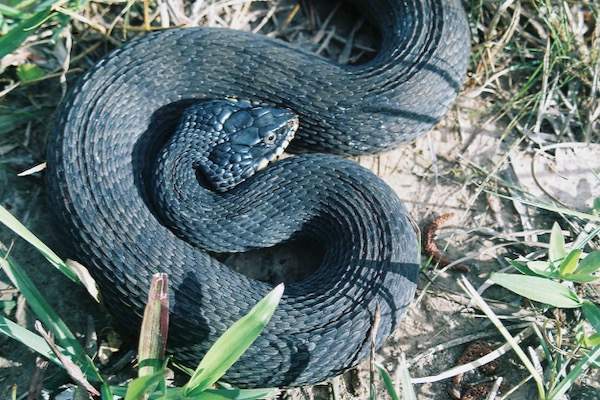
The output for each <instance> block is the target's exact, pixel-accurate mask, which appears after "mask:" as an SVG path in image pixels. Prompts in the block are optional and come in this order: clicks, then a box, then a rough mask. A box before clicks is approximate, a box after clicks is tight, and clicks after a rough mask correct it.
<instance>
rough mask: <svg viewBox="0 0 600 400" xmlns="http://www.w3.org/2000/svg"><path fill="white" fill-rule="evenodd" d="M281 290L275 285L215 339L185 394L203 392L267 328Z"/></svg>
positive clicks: (281, 285) (190, 394) (186, 386)
mask: <svg viewBox="0 0 600 400" xmlns="http://www.w3.org/2000/svg"><path fill="white" fill-rule="evenodd" d="M283 289H284V286H283V284H280V285H278V286H276V287H275V289H273V290H272V291H271V292H270V293H269V294H268V295H267V296H266V297H265V298H264V299H262V300H261V301H259V302H258V303H257V304H256V305H255V306H254V308H252V310H250V312H249V313H248V314H247V315H246V316H244V317H242V318H241V319H240V320H238V321H237V322H235V323H234V324H233V325H232V326H231V327H230V328H229V329H227V331H225V333H223V335H221V337H220V338H219V339H217V341H216V342H215V344H214V345H213V346H212V347H211V348H210V349H209V350H208V352H207V353H206V355H205V356H204V358H203V359H202V361H201V362H200V365H198V368H196V371H194V375H193V376H192V377H191V379H190V381H189V382H188V383H187V384H186V385H185V386H184V395H186V396H194V395H197V394H199V393H201V392H203V391H204V390H206V389H208V388H210V387H211V385H213V384H214V383H215V382H216V381H217V380H218V379H219V378H221V377H222V376H223V375H224V374H225V372H226V371H227V370H228V369H229V367H231V366H232V365H233V363H234V362H235V361H236V360H237V359H238V358H239V357H240V356H241V355H242V354H243V353H244V352H245V351H246V349H247V348H248V347H250V345H251V344H252V343H253V342H254V341H255V340H256V338H257V337H258V336H259V335H260V333H261V332H262V330H263V329H264V327H265V326H266V325H267V323H268V322H269V320H270V319H271V316H272V315H273V313H274V312H275V309H276V308H277V306H278V305H279V301H280V300H281V296H282V295H283Z"/></svg>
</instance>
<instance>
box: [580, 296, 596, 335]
mask: <svg viewBox="0 0 600 400" xmlns="http://www.w3.org/2000/svg"><path fill="white" fill-rule="evenodd" d="M581 309H582V311H583V315H585V318H586V319H587V320H588V321H589V323H590V325H592V327H593V328H594V329H595V330H596V332H598V333H599V334H600V308H598V306H597V305H595V304H594V303H592V302H591V301H589V300H585V301H584V302H583V305H582V306H581Z"/></svg>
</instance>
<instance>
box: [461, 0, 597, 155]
mask: <svg viewBox="0 0 600 400" xmlns="http://www.w3.org/2000/svg"><path fill="white" fill-rule="evenodd" d="M598 12H599V9H598V5H597V4H595V3H594V2H586V1H582V2H564V1H551V0H528V1H513V0H505V1H501V2H479V3H477V4H476V5H473V7H472V9H471V13H472V19H473V20H474V21H476V22H477V25H476V26H477V27H478V29H477V31H476V34H475V37H474V39H475V42H476V44H475V46H474V52H473V61H472V63H473V76H472V78H473V83H475V82H477V88H476V90H475V92H476V93H486V94H489V95H491V96H492V97H493V98H495V101H494V103H495V104H493V105H492V106H491V107H492V109H493V110H495V114H496V118H501V117H508V118H509V119H510V121H511V123H510V125H509V126H508V127H507V130H506V131H507V132H508V131H510V130H512V129H513V128H517V129H518V130H519V131H520V132H521V133H522V134H524V135H525V136H526V137H527V138H528V139H529V140H531V141H533V142H534V143H537V144H541V143H544V142H547V141H550V142H557V141H560V142H565V141H566V142H581V141H583V142H588V143H589V142H597V141H598V139H599V138H600V137H599V135H600V133H599V132H600V131H599V126H600V98H599V96H598V89H599V86H598V85H599V75H600V50H599V49H600V24H598V23H597V20H598V17H599V15H598Z"/></svg>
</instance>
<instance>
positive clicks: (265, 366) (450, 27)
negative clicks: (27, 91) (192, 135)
mask: <svg viewBox="0 0 600 400" xmlns="http://www.w3.org/2000/svg"><path fill="white" fill-rule="evenodd" d="M355 3H356V7H358V8H359V10H360V11H361V13H363V14H364V15H365V16H366V17H367V18H368V19H369V20H371V21H372V23H373V24H374V25H375V26H376V27H378V29H379V31H380V42H381V43H380V45H379V49H378V50H377V53H376V55H375V56H374V57H373V58H372V59H371V60H370V61H367V62H365V63H362V64H358V65H345V64H339V63H336V62H334V61H332V60H328V59H326V58H323V57H321V56H318V55H315V54H314V53H312V52H309V51H306V50H303V49H300V48H298V47H295V46H294V45H291V44H288V43H285V42H283V41H280V40H276V39H271V38H268V37H265V36H263V35H260V34H254V33H248V32H240V31H235V30H230V29H225V28H206V27H192V28H173V29H167V30H162V31H158V32H153V33H148V34H145V35H143V36H140V37H138V38H135V39H132V40H130V41H127V42H126V43H124V44H122V45H120V46H119V47H117V48H116V49H114V50H112V51H111V52H110V53H109V54H108V55H106V56H105V57H103V58H102V59H100V61H98V62H97V63H96V64H95V65H94V66H93V67H92V68H90V69H89V70H88V71H86V72H85V73H84V74H83V76H82V77H80V79H79V80H78V81H77V83H75V84H74V85H73V87H72V88H71V90H70V92H69V94H68V95H67V96H66V97H65V98H64V99H63V101H62V102H61V105H60V106H59V108H58V111H57V114H56V118H55V121H54V123H53V125H52V129H51V132H50V136H49V139H48V144H47V154H46V159H47V171H46V177H45V179H46V182H47V191H48V198H49V206H50V207H51V209H52V210H53V211H54V213H55V214H56V215H57V217H58V221H59V222H58V224H57V225H59V227H60V228H59V229H60V230H61V232H62V233H63V234H64V235H65V238H66V240H65V243H67V244H68V245H67V247H68V251H67V252H68V254H69V256H70V257H71V258H75V259H77V260H78V261H80V262H81V263H83V264H84V265H86V266H87V267H88V269H89V271H90V273H91V274H92V276H93V277H94V279H95V280H96V283H97V285H98V286H99V287H100V289H101V292H102V297H103V300H104V303H105V305H106V307H107V309H108V310H109V311H110V313H111V314H112V316H113V318H114V319H115V321H116V322H117V323H118V324H120V326H121V327H123V329H125V330H129V331H131V332H137V330H138V329H139V326H140V323H141V318H142V315H143V310H144V305H145V303H146V300H147V296H148V285H149V282H150V279H151V277H152V275H153V274H155V273H166V274H167V275H168V277H169V299H170V309H169V312H170V322H169V334H168V335H169V337H168V351H169V354H171V355H172V356H173V357H174V359H175V360H177V361H178V362H180V363H182V364H184V365H188V366H190V367H192V368H193V367H195V366H196V365H197V364H198V362H199V361H200V360H201V359H202V356H203V355H204V354H205V353H206V351H207V350H208V349H209V348H210V346H211V345H212V344H213V343H214V342H215V341H216V340H217V339H218V338H219V336H220V335H222V334H223V332H225V330H227V329H228V327H230V326H231V325H232V324H233V323H234V322H235V321H237V320H238V319H240V318H241V317H242V316H243V315H245V314H246V313H247V312H249V310H250V309H251V308H252V307H253V306H254V305H255V304H256V303H257V302H258V301H259V300H260V299H262V298H263V297H264V296H265V295H266V294H267V293H269V292H270V291H271V290H272V289H273V287H274V285H275V283H272V282H264V281H260V280H257V279H254V278H250V277H247V276H245V275H244V274H242V273H239V272H237V271H234V270H233V269H232V268H229V267H227V266H226V265H224V264H223V263H222V262H220V261H219V259H220V258H219V256H220V255H222V254H228V253H236V252H245V251H248V250H252V249H258V248H264V247H270V246H274V245H277V244H278V243H283V242H290V241H291V242H295V241H303V240H304V241H310V242H311V243H315V244H316V245H317V246H319V248H321V249H322V251H323V256H322V261H321V263H320V265H319V266H318V267H317V268H316V270H315V271H314V272H313V273H311V274H310V275H309V276H307V277H304V278H302V279H300V280H298V281H295V282H289V283H286V284H285V290H284V294H283V296H282V298H281V301H280V303H279V305H278V307H277V309H276V310H275V313H274V314H273V316H272V318H271V320H270V321H269V323H268V324H267V326H266V327H265V329H264V330H263V332H262V333H261V334H260V336H259V337H258V338H257V339H256V341H255V342H254V343H253V344H252V345H251V346H250V347H249V348H248V350H247V351H246V352H245V353H244V354H243V355H242V356H241V357H240V359H239V360H238V361H237V362H236V363H234V364H233V366H232V367H231V368H230V369H229V370H228V371H227V373H226V374H225V375H224V377H223V380H225V381H227V382H230V383H232V384H234V385H236V386H237V387H272V386H277V387H294V386H300V385H305V384H314V383H317V382H320V381H323V380H325V379H327V378H329V377H332V376H335V375H337V374H340V373H342V372H344V371H346V370H348V369H349V368H352V367H354V366H356V365H357V364H359V363H360V362H362V361H363V360H365V359H366V358H367V357H368V356H369V354H370V351H371V347H372V346H376V347H379V346H381V345H382V344H383V342H384V341H385V340H386V338H388V337H389V336H390V334H391V333H392V332H393V331H394V329H395V328H396V327H397V326H398V324H399V323H400V321H401V320H402V318H403V317H404V316H405V314H406V312H407V310H408V308H409V305H410V304H411V301H412V299H413V296H414V294H415V291H416V284H417V280H418V273H419V257H420V254H419V244H418V234H417V232H416V229H415V226H414V223H413V221H412V219H411V217H410V216H409V214H408V212H407V210H406V208H405V207H404V205H403V204H402V202H401V201H400V200H399V198H398V195H397V194H396V193H395V192H394V191H393V190H392V189H391V188H390V187H389V186H388V185H387V184H385V182H384V181H383V180H382V179H380V178H379V177H377V176H376V175H375V174H373V173H371V172H370V171H369V170H367V169H366V168H363V167H361V166H360V165H359V164H358V163H356V162H355V161H352V160H350V159H348V156H360V155H367V154H377V153H381V152H384V151H388V150H392V149H395V148H397V147H398V146H400V145H403V144H406V143H410V142H412V141H414V139H416V138H417V137H419V136H420V135H422V134H423V133H424V132H427V131H428V130H430V129H431V128H432V127H433V126H434V125H435V124H436V123H437V122H438V121H439V120H440V119H441V118H442V117H443V116H444V115H445V114H446V113H447V111H448V110H449V109H450V108H451V107H452V105H453V103H454V101H455V99H456V97H457V96H458V93H459V91H460V88H461V85H462V82H463V80H464V78H465V76H466V70H467V64H468V58H469V27H468V23H467V19H466V13H465V10H464V9H463V7H462V5H461V4H460V1H459V0H376V1H375V0H369V1H367V0H364V1H356V2H355ZM213 101H225V102H226V103H215V104H212V105H210V104H209V108H210V107H212V108H213V109H214V108H215V107H216V108H217V111H215V110H213V111H212V113H209V114H208V115H210V116H211V117H206V118H205V116H206V115H207V114H206V113H208V111H206V106H205V105H204V106H203V105H202V104H204V103H206V102H208V103H210V102H213ZM230 107H232V108H231V109H230ZM236 107H237V108H236ZM263 108H265V109H266V111H265V109H263ZM190 109H191V111H190ZM282 110H283V111H282ZM286 110H287V111H286ZM263 111H264V112H263ZM288 111H289V115H288V114H286V113H288ZM219 113H221V114H219ZM273 113H274V114H273ZM267 114H268V115H271V116H270V117H266V118H267V119H268V121H267V122H264V121H263V120H262V118H263V116H264V115H267ZM190 115H191V116H190ZM273 115H274V116H273ZM211 118H212V119H213V120H217V123H216V125H218V126H221V127H222V126H230V125H231V126H234V127H237V128H236V129H238V131H239V130H241V131H243V132H245V133H243V134H241V136H240V137H239V138H238V139H239V140H238V139H236V140H238V142H236V143H233V142H232V143H233V144H231V145H229V147H228V146H225V147H227V148H226V149H225V150H223V146H224V145H223V142H220V144H218V145H217V146H218V148H219V149H221V150H223V152H226V151H229V150H231V149H238V150H239V149H241V151H242V153H243V154H249V153H252V152H253V150H251V149H250V147H248V146H250V145H251V143H250V142H252V143H259V142H260V143H262V144H270V143H272V142H273V140H274V139H273V135H272V133H271V132H276V133H277V132H279V131H286V133H283V134H282V138H280V139H278V140H280V141H279V142H277V143H276V144H275V145H274V146H271V148H270V149H271V150H269V151H270V152H269V153H268V155H265V154H267V153H265V154H263V153H261V154H262V155H259V156H258V159H257V160H256V159H255V160H251V161H248V162H247V163H246V164H248V163H249V164H252V165H254V167H252V168H251V169H253V171H252V174H250V173H246V172H244V173H242V174H241V175H243V176H242V179H241V181H240V182H236V183H235V184H228V183H225V184H224V185H225V186H223V187H221V188H220V189H221V190H215V187H216V186H217V189H218V186H219V185H220V183H216V184H214V183H213V184H209V183H207V179H206V173H207V171H210V170H211V168H212V167H210V166H209V167H206V166H205V167H200V166H199V164H198V162H199V156H195V155H193V154H192V159H187V158H186V159H183V158H181V157H183V156H184V154H188V155H189V154H190V153H194V152H195V150H194V149H193V148H191V147H190V148H188V150H182V151H178V150H176V148H177V143H179V142H184V143H185V144H184V145H185V146H192V147H193V146H196V145H197V144H194V143H193V142H195V141H194V140H189V141H188V140H185V139H183V140H179V139H173V138H174V137H179V136H180V134H181V133H182V132H184V133H185V132H186V131H187V130H188V129H187V128H186V127H187V126H188V125H190V124H191V125H193V126H192V128H193V129H192V130H194V129H195V126H196V125H197V124H198V123H200V122H201V121H202V120H203V119H211ZM186 120H192V123H186V122H185V121H186ZM182 121H183V122H182ZM198 121H200V122H198ZM257 121H258V123H259V126H258V127H257V126H255V125H254V124H255V123H256V122H257ZM188 122H189V121H188ZM261 124H262V125H261ZM264 127H268V129H266V130H265V129H263V128H264ZM209 129H212V128H209ZM263 131H264V132H263ZM267 131H268V132H267ZM288 131H294V132H293V139H292V138H291V136H289V132H288ZM194 132H195V130H194ZM285 135H288V136H285ZM227 140H228V139H227ZM232 140H233V139H232ZM173 143H174V144H173ZM219 146H220V147H219ZM284 146H288V147H287V152H288V153H289V154H291V156H289V157H282V159H280V160H278V161H276V158H277V157H278V156H279V155H280V153H281V152H282V148H283V147H284ZM165 149H167V150H165ZM274 155H275V156H274ZM244 157H245V155H244V156H239V155H238V156H235V157H233V156H232V157H230V158H235V159H236V160H237V161H242V163H244V162H246V161H243V160H245V158H244ZM205 158H206V157H205ZM265 159H266V161H265ZM213 161H214V164H215V165H217V164H218V165H220V167H221V168H225V169H226V170H227V169H228V168H229V167H227V166H224V165H221V164H222V161H220V160H213ZM266 162H269V165H268V166H266V167H265V163H266ZM161 163H163V164H165V165H166V166H164V167H157V166H156V165H157V164H161ZM256 163H258V164H256ZM161 171H162V172H161ZM203 171H204V172H203ZM228 171H230V172H231V171H233V169H231V168H229V169H228ZM161 173H162V174H163V175H162V176H163V177H162V178H160V179H159V178H157V174H161ZM219 174H221V176H222V173H221V172H218V171H217V172H215V173H214V175H215V176H217V175H219ZM208 175H210V174H208ZM230 175H231V174H230ZM224 179H225V178H224ZM157 180H158V182H159V183H156V182H157ZM225 181H227V179H225ZM219 182H222V180H221V181H219ZM185 185H191V186H185ZM165 187H170V189H168V188H166V189H164V190H163V188H165ZM157 197H158V198H159V199H162V200H156V198H157ZM163 200H164V202H169V201H172V202H174V205H171V206H167V205H164V204H163ZM163 207H165V208H167V209H168V211H163V210H162V208H163ZM172 215H175V216H174V217H173V218H171V217H170V216H172ZM177 215H179V217H177ZM177 218H178V219H179V220H181V221H183V222H182V224H183V226H181V225H177V224H175V223H173V224H172V221H171V219H177ZM188 231H190V232H188ZM188 234H190V235H193V236H194V239H192V240H189V239H188V238H187V235H188ZM376 316H379V318H376ZM376 321H378V322H377V323H376ZM375 324H377V328H375ZM408 329H410V328H408Z"/></svg>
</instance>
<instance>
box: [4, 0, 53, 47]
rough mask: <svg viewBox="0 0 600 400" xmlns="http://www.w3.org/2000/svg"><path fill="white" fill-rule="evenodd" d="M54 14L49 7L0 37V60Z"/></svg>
mask: <svg viewBox="0 0 600 400" xmlns="http://www.w3.org/2000/svg"><path fill="white" fill-rule="evenodd" d="M53 14H55V13H54V12H52V9H51V8H50V7H48V8H46V9H45V10H42V11H40V12H38V13H36V14H34V15H32V16H31V17H30V18H28V19H26V20H25V21H23V22H21V23H20V24H19V25H17V26H15V27H14V28H12V29H11V30H10V31H8V33H7V34H6V35H4V36H1V37H0V58H3V57H4V56H6V55H7V54H10V53H12V52H13V51H15V50H16V49H17V48H18V47H19V46H20V45H21V43H23V42H24V41H25V39H27V38H28V37H29V36H30V35H31V33H32V31H33V30H34V29H35V28H36V27H37V26H38V25H40V24H41V23H42V22H44V21H45V20H47V19H48V18H49V17H50V16H51V15H53Z"/></svg>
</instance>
